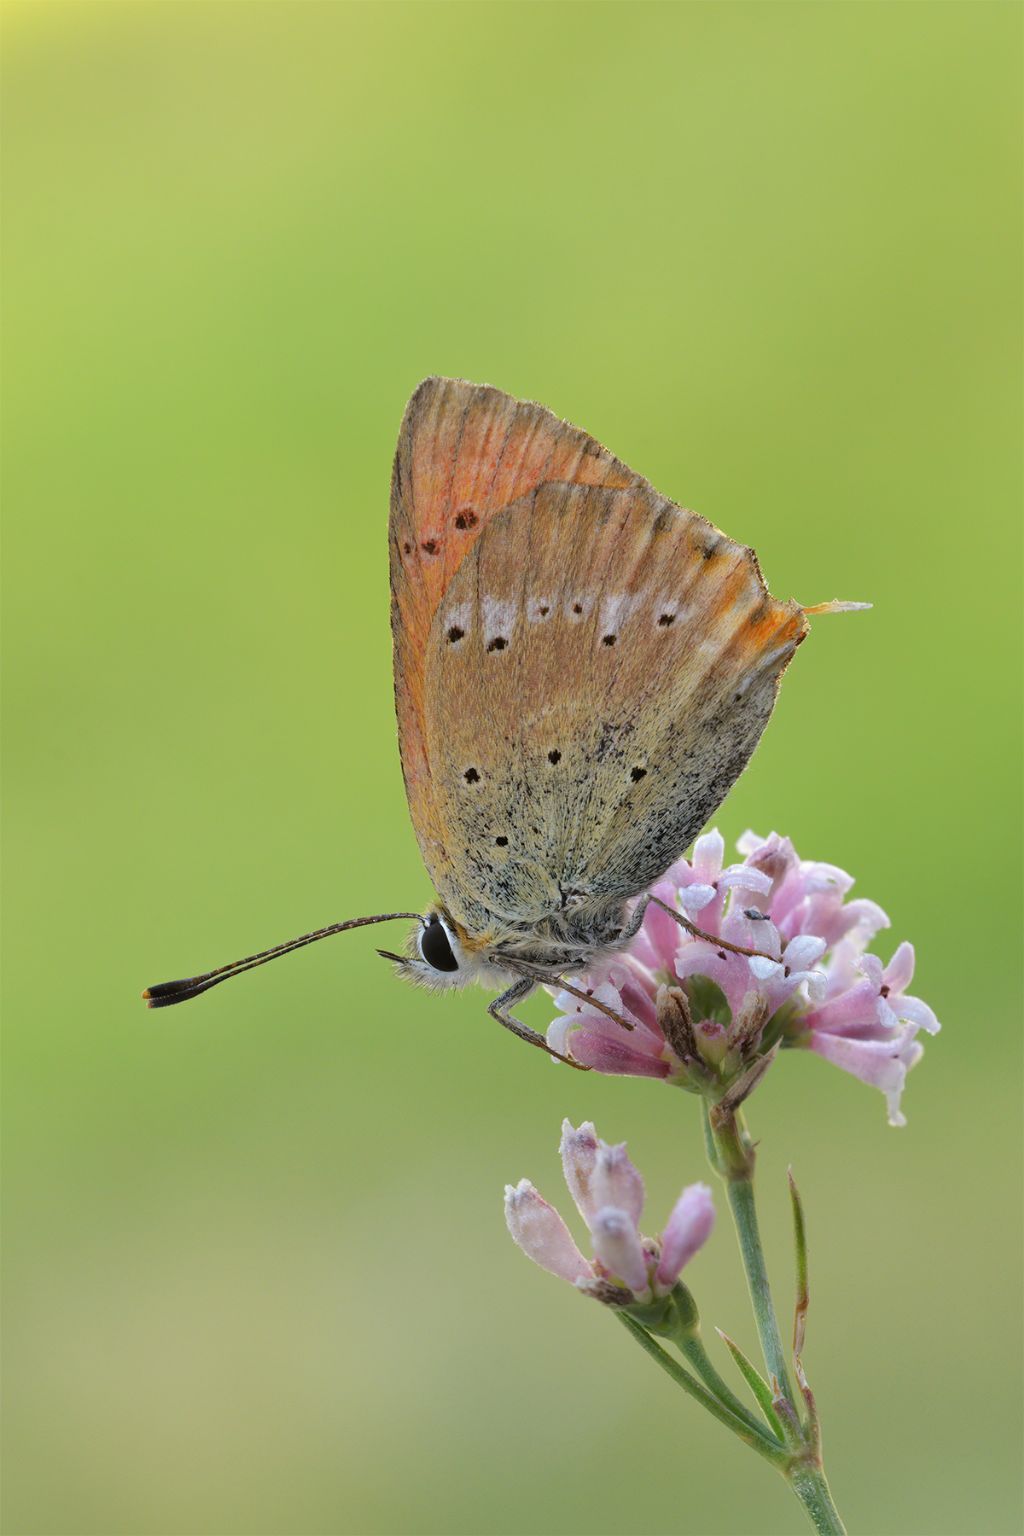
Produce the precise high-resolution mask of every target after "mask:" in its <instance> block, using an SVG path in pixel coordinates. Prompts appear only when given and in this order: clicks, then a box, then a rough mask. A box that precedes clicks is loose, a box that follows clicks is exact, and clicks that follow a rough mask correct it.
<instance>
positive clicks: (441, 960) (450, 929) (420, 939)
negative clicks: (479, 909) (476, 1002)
mask: <svg viewBox="0 0 1024 1536" xmlns="http://www.w3.org/2000/svg"><path fill="white" fill-rule="evenodd" d="M377 953H378V954H379V955H381V956H383V958H384V959H385V960H392V961H394V963H395V965H396V966H397V968H398V970H399V972H400V974H401V975H402V976H404V977H405V978H406V979H407V980H408V981H411V982H413V983H415V984H416V985H417V986H422V987H430V988H431V989H433V990H435V991H443V990H446V989H447V988H449V987H465V986H468V985H469V983H470V982H472V981H480V980H483V979H484V977H485V974H486V972H487V971H488V970H489V969H490V966H489V963H488V960H487V959H486V957H485V955H484V954H483V953H481V948H480V946H479V945H475V944H473V943H472V941H471V940H470V939H469V936H468V935H467V933H466V932H465V930H464V929H463V928H462V927H461V925H460V924H458V923H456V922H455V920H454V919H453V918H452V917H451V916H450V915H449V914H448V913H447V912H446V911H444V909H443V908H442V907H440V906H435V907H432V908H431V909H430V910H429V911H428V912H427V913H425V914H424V916H423V917H421V918H420V920H419V922H418V924H417V925H416V927H415V928H414V929H413V931H412V933H410V935H409V939H408V943H407V945H406V953H405V954H404V955H396V954H394V953H393V952H392V951H391V950H387V949H380V950H378V951H377Z"/></svg>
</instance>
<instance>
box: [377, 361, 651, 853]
mask: <svg viewBox="0 0 1024 1536" xmlns="http://www.w3.org/2000/svg"><path fill="white" fill-rule="evenodd" d="M551 480H558V481H567V482H569V483H571V484H577V485H603V486H609V487H613V488H624V487H628V486H644V485H646V481H644V480H643V479H642V478H641V476H639V475H636V474H634V473H633V472H632V470H630V469H628V468H627V467H626V465H625V464H623V463H621V462H620V461H619V460H618V459H617V458H615V457H614V455H612V454H610V453H609V452H608V451H607V450H606V449H605V448H602V446H601V445H600V443H598V442H596V441H595V439H594V438H592V437H591V436H589V434H588V433H586V432H582V431H580V429H579V428H578V427H573V426H570V425H569V424H568V423H567V422H564V421H560V420H559V419H558V417H557V416H555V415H554V414H553V413H552V412H551V411H549V410H546V409H545V407H544V406H542V405H535V404H533V403H532V402H529V401H523V400H515V399H513V397H512V396H511V395H506V394H504V393H503V392H502V391H501V390H498V389H492V388H491V387H490V386H489V385H483V384H469V383H466V382H465V381H464V380H462V379H440V378H432V379H425V380H424V382H423V383H422V384H421V385H420V386H419V388H418V389H417V390H416V392H415V393H414V394H413V396H412V398H411V400H410V401H409V404H408V405H407V407H406V410H405V416H404V418H403V421H402V429H401V432H400V434H399V439H398V448H397V451H396V453H395V463H394V469H393V472H392V477H391V521H390V539H391V598H392V602H391V628H392V634H393V637H394V667H395V706H396V709H397V713H398V740H399V748H400V751H401V758H402V772H403V774H404V777H405V787H406V793H407V795H408V799H409V810H410V813H411V815H412V821H413V826H414V827H415V829H416V834H417V837H418V838H419V843H420V849H421V851H422V853H423V858H424V862H425V863H426V865H427V869H428V870H429V871H430V873H431V875H432V876H433V877H434V879H435V883H436V882H437V880H438V878H439V874H440V870H441V869H442V868H443V867H445V865H446V863H447V858H446V853H445V848H444V840H443V836H442V829H441V827H440V826H439V825H438V820H437V809H436V805H435V803H434V797H433V795H432V793H431V786H430V764H429V761H428V759H427V754H426V750H425V725H424V718H423V674H424V657H425V654H426V647H427V637H428V636H429V634H430V626H431V623H432V621H433V618H434V614H435V612H436V611H437V608H438V605H439V603H440V601H441V598H442V596H443V594H444V592H445V591H446V589H447V587H448V586H449V584H450V583H451V580H452V577H453V576H454V575H455V572H456V571H457V570H458V568H459V566H460V565H461V564H462V561H463V560H464V559H465V558H466V555H467V554H468V553H469V551H470V550H471V549H472V547H473V545H474V544H475V542H476V540H477V539H478V538H479V536H480V534H481V533H482V531H483V529H484V528H485V527H486V525H487V523H488V521H489V520H490V518H492V517H493V516H494V514H495V513H496V512H500V511H501V510H502V508H503V507H506V506H508V505H509V503H510V502H513V501H516V500H517V499H518V498H519V497H521V496H524V495H526V494H528V493H529V492H530V491H532V490H534V489H535V488H536V487H537V486H539V485H541V484H543V483H544V482H546V481H551Z"/></svg>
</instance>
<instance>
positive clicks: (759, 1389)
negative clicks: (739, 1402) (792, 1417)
mask: <svg viewBox="0 0 1024 1536" xmlns="http://www.w3.org/2000/svg"><path fill="white" fill-rule="evenodd" d="M715 1332H716V1333H717V1334H718V1337H719V1338H720V1339H721V1341H722V1343H723V1344H724V1345H725V1347H726V1349H727V1350H728V1351H729V1353H730V1354H731V1355H732V1357H733V1359H734V1360H735V1362H736V1364H737V1366H738V1367H739V1370H740V1374H741V1376H742V1377H743V1379H744V1381H745V1382H746V1384H747V1386H748V1387H749V1388H750V1390H751V1392H753V1394H754V1397H755V1399H756V1401H757V1405H758V1407H759V1408H760V1410H761V1412H762V1413H763V1414H764V1416H765V1418H766V1419H767V1421H768V1425H769V1428H771V1429H773V1430H774V1431H775V1433H776V1434H777V1435H778V1436H779V1438H780V1439H782V1438H783V1430H782V1424H781V1422H780V1420H779V1416H778V1414H777V1413H776V1412H775V1406H774V1404H773V1402H772V1389H771V1387H770V1386H769V1385H768V1383H767V1382H766V1381H765V1379H764V1377H763V1376H760V1375H759V1374H758V1372H757V1371H756V1370H755V1368H754V1366H753V1365H752V1364H751V1363H750V1361H749V1360H748V1359H747V1357H746V1355H745V1354H744V1353H743V1351H742V1349H740V1347H739V1345H738V1344H737V1343H736V1342H735V1341H734V1340H733V1339H730V1337H729V1335H728V1334H727V1333H723V1332H722V1330H721V1328H716V1329H715Z"/></svg>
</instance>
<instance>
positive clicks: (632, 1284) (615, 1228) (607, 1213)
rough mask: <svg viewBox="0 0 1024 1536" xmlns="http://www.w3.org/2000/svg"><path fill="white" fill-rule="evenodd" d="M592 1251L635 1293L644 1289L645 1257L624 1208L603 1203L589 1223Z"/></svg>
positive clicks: (632, 1222)
mask: <svg viewBox="0 0 1024 1536" xmlns="http://www.w3.org/2000/svg"><path fill="white" fill-rule="evenodd" d="M590 1231H591V1235H592V1237H593V1239H594V1252H595V1253H596V1254H597V1257H598V1258H599V1259H600V1261H601V1263H602V1265H603V1266H604V1268H605V1269H606V1270H607V1271H608V1273H609V1275H611V1276H612V1278H613V1279H615V1280H622V1281H624V1282H625V1283H626V1285H628V1286H629V1288H630V1290H631V1291H632V1292H633V1293H634V1295H637V1296H639V1295H642V1294H644V1293H646V1291H647V1260H646V1257H645V1255H644V1250H643V1244H642V1243H641V1241H640V1234H639V1233H638V1231H637V1229H636V1223H635V1222H634V1221H633V1220H632V1218H631V1217H630V1215H629V1213H628V1212H627V1211H622V1210H619V1209H618V1208H617V1207H616V1206H614V1205H605V1206H602V1207H601V1209H600V1210H599V1211H598V1212H597V1213H596V1215H595V1216H594V1219H593V1221H592V1222H591V1224H590Z"/></svg>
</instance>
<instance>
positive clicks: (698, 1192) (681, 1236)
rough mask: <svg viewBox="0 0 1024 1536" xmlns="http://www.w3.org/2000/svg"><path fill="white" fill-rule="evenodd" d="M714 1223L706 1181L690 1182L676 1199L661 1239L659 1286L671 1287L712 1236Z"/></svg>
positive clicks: (709, 1192) (713, 1212)
mask: <svg viewBox="0 0 1024 1536" xmlns="http://www.w3.org/2000/svg"><path fill="white" fill-rule="evenodd" d="M714 1225H715V1206H714V1201H713V1200H712V1198H711V1191H710V1189H709V1188H708V1186H707V1185H706V1184H691V1185H689V1187H688V1188H686V1189H684V1190H683V1192H682V1194H681V1195H680V1196H679V1199H678V1200H677V1201H676V1203H675V1206H674V1208H673V1211H672V1214H671V1216H670V1217H669V1219H668V1225H667V1226H666V1228H665V1232H664V1236H663V1237H662V1240H661V1258H660V1260H659V1262H658V1274H657V1280H658V1285H659V1287H661V1286H664V1287H671V1286H673V1285H675V1283H676V1281H677V1280H678V1279H679V1276H680V1273H681V1271H682V1269H683V1267H684V1265H686V1264H688V1263H689V1262H690V1260H691V1259H692V1258H693V1256H694V1254H695V1253H696V1252H697V1250H698V1248H702V1247H703V1246H704V1244H705V1243H706V1242H707V1240H708V1238H709V1237H710V1236H711V1230H712V1228H713V1227H714Z"/></svg>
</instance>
